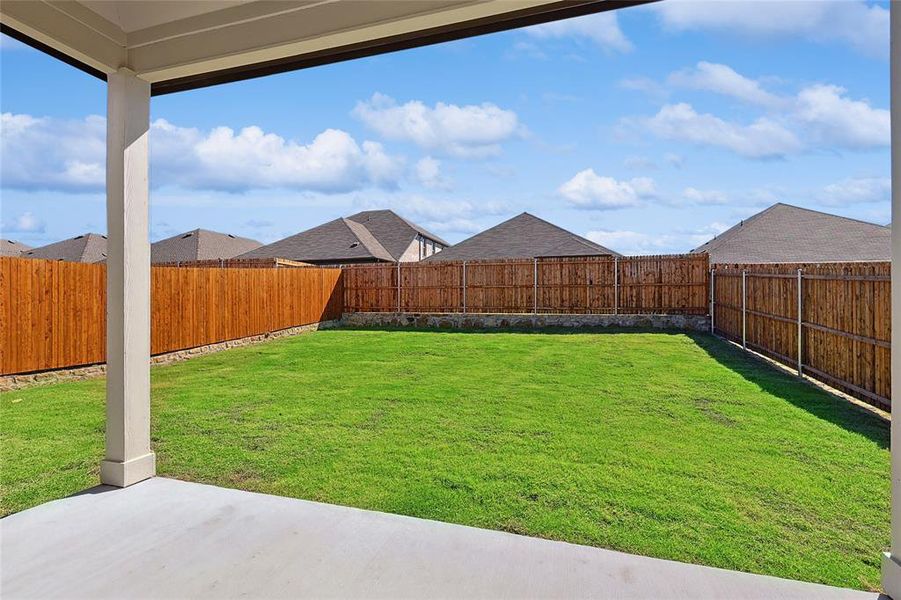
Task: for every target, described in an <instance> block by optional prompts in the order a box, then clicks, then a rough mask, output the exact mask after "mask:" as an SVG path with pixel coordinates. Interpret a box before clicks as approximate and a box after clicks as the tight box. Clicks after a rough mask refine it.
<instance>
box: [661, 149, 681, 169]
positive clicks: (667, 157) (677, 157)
mask: <svg viewBox="0 0 901 600" xmlns="http://www.w3.org/2000/svg"><path fill="white" fill-rule="evenodd" d="M663 161H664V162H665V163H666V164H668V165H669V166H671V167H673V168H676V169H681V168H682V167H683V165H685V157H683V156H682V155H681V154H676V153H674V152H667V153H666V154H664V155H663Z"/></svg>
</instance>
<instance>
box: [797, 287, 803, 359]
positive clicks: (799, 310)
mask: <svg viewBox="0 0 901 600" xmlns="http://www.w3.org/2000/svg"><path fill="white" fill-rule="evenodd" d="M803 304H804V300H803V296H802V295H801V269H798V375H803V374H804V362H803V360H802V356H803V355H802V350H803V348H802V346H801V344H802V342H801V340H802V338H803V332H802V329H803V327H804V320H803V319H802V310H803V309H802V306H803Z"/></svg>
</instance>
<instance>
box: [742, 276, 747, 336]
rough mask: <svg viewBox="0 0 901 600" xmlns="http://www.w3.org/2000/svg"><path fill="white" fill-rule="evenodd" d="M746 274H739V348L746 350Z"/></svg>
mask: <svg viewBox="0 0 901 600" xmlns="http://www.w3.org/2000/svg"><path fill="white" fill-rule="evenodd" d="M747 306H748V272H747V271H742V272H741V347H742V348H744V349H745V350H747V349H748V310H747Z"/></svg>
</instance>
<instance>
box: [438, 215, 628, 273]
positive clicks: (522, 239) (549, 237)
mask: <svg viewBox="0 0 901 600" xmlns="http://www.w3.org/2000/svg"><path fill="white" fill-rule="evenodd" d="M599 254H606V255H610V256H619V253H617V252H614V251H613V250H610V249H609V248H605V247H604V246H601V245H600V244H596V243H594V242H592V241H591V240H588V239H585V238H583V237H581V236H578V235H576V234H574V233H572V232H571V231H567V230H566V229H563V228H562V227H558V226H557V225H554V224H553V223H548V222H547V221H545V220H544V219H539V218H538V217H536V216H534V215H530V214H529V213H525V212H524V213H522V214H521V215H517V216H515V217H513V218H512V219H509V220H507V221H504V222H503V223H500V224H498V225H495V226H494V227H492V228H491V229H486V230H485V231H483V232H481V233H478V234H476V235H474V236H472V237H471V238H469V239H466V240H463V241H462V242H460V243H459V244H457V245H455V246H451V247H450V248H446V249H444V250H442V251H441V252H439V253H438V254H434V255H432V256H430V257H428V258H427V259H425V260H426V261H428V262H440V261H448V260H486V259H506V258H536V257H540V256H597V255H599Z"/></svg>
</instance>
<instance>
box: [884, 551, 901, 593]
mask: <svg viewBox="0 0 901 600" xmlns="http://www.w3.org/2000/svg"><path fill="white" fill-rule="evenodd" d="M899 558H901V557H898V556H892V555H891V553H889V552H883V553H882V587H883V588H884V589H885V593H886V594H888V596H889V597H890V598H896V599H901V562H898V561H899Z"/></svg>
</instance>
